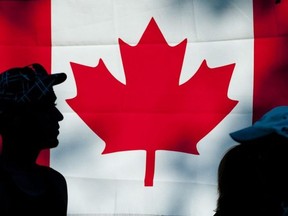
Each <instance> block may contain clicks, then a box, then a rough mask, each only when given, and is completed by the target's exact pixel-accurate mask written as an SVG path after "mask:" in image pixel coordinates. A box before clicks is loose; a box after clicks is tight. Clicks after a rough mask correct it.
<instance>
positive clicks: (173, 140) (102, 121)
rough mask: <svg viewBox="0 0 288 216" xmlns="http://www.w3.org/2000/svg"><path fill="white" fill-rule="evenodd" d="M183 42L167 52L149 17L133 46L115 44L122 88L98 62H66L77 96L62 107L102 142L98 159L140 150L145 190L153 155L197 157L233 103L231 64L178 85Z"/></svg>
mask: <svg viewBox="0 0 288 216" xmlns="http://www.w3.org/2000/svg"><path fill="white" fill-rule="evenodd" d="M186 44H187V39H185V40H183V41H182V42H181V43H180V44H178V45H177V46H174V47H171V46H169V45H168V43H167V42H166V40H165V38H164V37H163V35H162V33H161V31H160V29H159V27H158V26H157V24H156V22H155V20H154V19H153V18H152V19H151V21H150V23H149V25H148V27H147V29H146V30H145V32H144V34H143V36H142V38H141V39H140V41H139V43H138V44H137V45H136V46H130V45H128V44H126V43H125V42H124V41H122V40H121V39H119V45H120V51H121V56H122V62H123V66H124V71H125V77H126V84H122V83H121V82H119V81H118V80H116V79H115V78H114V77H113V76H112V75H111V74H110V72H109V71H108V69H107V68H106V66H105V64H104V62H103V61H102V60H101V59H100V61H99V63H98V65H97V66H96V67H88V66H84V65H80V64H75V63H71V67H72V69H73V73H74V77H75V80H76V85H77V96H76V97H75V98H73V99H68V100H67V102H68V104H69V105H70V106H71V107H72V109H73V110H74V111H75V112H76V113H77V114H78V115H79V116H80V117H81V119H82V120H83V121H84V122H85V123H86V124H87V125H88V126H89V127H90V128H91V129H92V130H93V131H94V132H95V133H96V134H98V136H99V137H100V138H102V139H103V140H104V141H105V143H106V147H105V149H104V151H103V154H109V153H112V152H119V151H129V150H145V151H146V153H147V156H146V174H145V186H152V185H153V178H154V167H155V152H156V150H169V151H177V152H186V153H190V154H198V151H197V148H196V144H197V143H198V142H199V140H200V139H202V138H203V137H204V136H205V135H207V133H209V132H210V131H211V130H212V129H213V128H214V127H215V126H216V125H217V124H218V123H219V122H220V121H221V120H222V119H223V118H224V117H225V116H226V115H227V114H228V113H229V112H230V111H231V110H232V109H233V108H234V106H235V105H236V104H237V102H236V101H232V100H230V99H229V98H228V97H227V89H228V85H229V82H230V79H231V75H232V72H233V69H234V66H235V64H230V65H226V66H223V67H218V68H212V69H211V68H209V67H208V66H207V63H206V61H205V60H203V62H202V64H201V66H200V68H199V69H198V71H197V72H196V74H195V75H194V76H193V77H192V78H191V79H190V80H188V81H187V82H186V83H184V84H182V85H179V78H180V73H181V68H182V64H183V58H184V54H185V48H186Z"/></svg>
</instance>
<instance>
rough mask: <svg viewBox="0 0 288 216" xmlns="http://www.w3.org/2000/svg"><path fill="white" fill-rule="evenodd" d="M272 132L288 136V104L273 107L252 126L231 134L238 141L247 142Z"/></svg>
mask: <svg viewBox="0 0 288 216" xmlns="http://www.w3.org/2000/svg"><path fill="white" fill-rule="evenodd" d="M272 133H276V134H278V135H280V136H283V137H285V138H288V106H278V107H275V108H273V109H272V110H270V111H269V112H267V113H266V114H264V115H263V116H262V117H261V118H260V119H259V120H258V121H256V122H255V123H254V124H253V125H252V126H250V127H247V128H244V129H241V130H238V131H235V132H232V133H230V136H231V137H232V139H234V140H235V141H237V142H247V141H252V140H255V139H258V138H261V137H264V136H267V135H269V134H272Z"/></svg>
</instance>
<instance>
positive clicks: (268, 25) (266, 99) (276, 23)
mask: <svg viewBox="0 0 288 216" xmlns="http://www.w3.org/2000/svg"><path fill="white" fill-rule="evenodd" d="M275 2H276V1H275V0H265V1H263V0H254V1H253V11H254V38H255V40H254V97H253V98H254V99H253V120H254V121H255V120H257V119H259V117H261V116H262V115H263V114H264V113H265V112H267V111H268V110H270V109H271V108H273V107H275V106H279V105H288V1H287V0H282V1H281V3H278V4H276V3H275Z"/></svg>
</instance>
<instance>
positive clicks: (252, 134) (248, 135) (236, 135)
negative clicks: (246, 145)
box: [230, 126, 273, 142]
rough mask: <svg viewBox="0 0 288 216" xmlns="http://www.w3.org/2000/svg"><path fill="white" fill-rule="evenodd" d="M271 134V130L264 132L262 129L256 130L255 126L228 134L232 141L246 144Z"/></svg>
mask: <svg viewBox="0 0 288 216" xmlns="http://www.w3.org/2000/svg"><path fill="white" fill-rule="evenodd" d="M271 133H273V131H272V130H267V129H266V130H265V129H263V128H257V127H255V126H251V127H247V128H244V129H242V130H238V131H235V132H232V133H230V136H231V138H232V139H233V140H235V141H237V142H247V141H252V140H256V139H258V138H261V137H264V136H267V135H269V134H271Z"/></svg>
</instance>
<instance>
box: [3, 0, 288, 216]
mask: <svg viewBox="0 0 288 216" xmlns="http://www.w3.org/2000/svg"><path fill="white" fill-rule="evenodd" d="M287 14H288V1H287V0H282V1H275V0H229V1H228V0H215V1H209V0H178V1H175V0H157V1H155V0H137V1H133V0H113V1H112V0H82V1H81V0H61V1H60V0H37V1H35V0H25V1H24V0H6V1H5V0H2V1H0V27H1V34H0V59H1V61H0V71H5V70H6V69H8V68H10V67H15V66H25V65H28V64H31V63H35V62H38V63H41V64H42V65H43V66H44V67H45V68H46V69H47V70H48V71H51V73H57V72H65V73H66V74H67V75H68V79H67V80H66V82H65V83H63V84H61V85H59V86H56V87H55V89H54V90H55V92H56V94H57V97H58V99H57V106H58V107H59V110H60V111H61V112H62V113H63V115H64V121H62V122H61V131H60V135H59V140H60V145H59V146H58V147H57V148H55V149H52V150H50V151H44V152H43V153H42V154H41V156H40V157H39V163H41V164H44V165H50V166H51V167H53V168H54V169H56V170H58V171H59V172H61V173H62V174H63V175H64V176H65V178H66V180H67V183H68V195H69V203H68V214H69V215H88V214H89V215H115V214H116V215H193V216H209V215H213V213H214V212H213V210H214V209H215V208H216V201H217V168H218V165H219V162H220V160H221V158H222V157H223V155H224V154H225V152H226V151H227V150H228V149H229V148H231V147H232V146H233V145H235V144H236V143H234V142H233V141H232V140H231V138H230V137H229V133H230V132H232V131H235V130H238V129H241V128H243V127H246V126H248V125H251V123H252V122H253V121H254V120H256V119H258V118H259V117H260V116H261V115H262V114H264V113H265V112H266V111H268V110H269V109H270V108H273V107H275V106H278V105H287V104H288V87H287V80H288V63H287V62H288V56H287V53H288V39H287V35H288V19H287V18H288V17H287V16H288V15H287Z"/></svg>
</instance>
